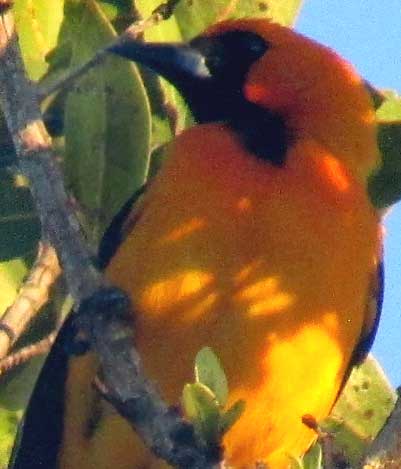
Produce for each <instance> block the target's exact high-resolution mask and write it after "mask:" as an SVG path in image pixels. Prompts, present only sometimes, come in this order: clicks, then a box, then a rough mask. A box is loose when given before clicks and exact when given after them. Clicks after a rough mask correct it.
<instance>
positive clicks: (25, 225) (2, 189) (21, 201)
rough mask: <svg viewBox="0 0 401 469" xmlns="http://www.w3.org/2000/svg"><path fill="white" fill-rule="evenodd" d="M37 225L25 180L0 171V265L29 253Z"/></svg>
mask: <svg viewBox="0 0 401 469" xmlns="http://www.w3.org/2000/svg"><path fill="white" fill-rule="evenodd" d="M39 237H40V223H39V219H38V218H37V216H36V213H35V212H34V208H33V202H32V197H31V194H30V191H29V188H28V187H27V184H26V181H25V180H24V178H22V177H21V176H18V175H13V174H12V173H10V172H8V171H7V170H5V169H2V170H0V261H2V260H3V261H4V260H9V259H13V258H16V257H22V256H25V255H27V254H30V253H32V252H33V251H34V250H35V248H36V246H37V243H38V241H39Z"/></svg>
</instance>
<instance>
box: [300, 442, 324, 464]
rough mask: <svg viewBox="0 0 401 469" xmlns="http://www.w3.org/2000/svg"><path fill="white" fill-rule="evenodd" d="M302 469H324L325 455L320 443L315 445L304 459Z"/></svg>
mask: <svg viewBox="0 0 401 469" xmlns="http://www.w3.org/2000/svg"><path fill="white" fill-rule="evenodd" d="M300 467H301V468H302V469H323V453H322V447H321V446H320V444H319V443H315V444H314V445H313V446H312V447H311V448H310V449H309V451H308V452H307V453H306V454H305V456H304V457H303V458H302V463H300Z"/></svg>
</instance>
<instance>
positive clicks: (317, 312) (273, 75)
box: [59, 20, 380, 469]
mask: <svg viewBox="0 0 401 469" xmlns="http://www.w3.org/2000/svg"><path fill="white" fill-rule="evenodd" d="M232 31H246V32H249V31H250V32H252V33H254V34H256V35H257V36H259V37H261V38H262V39H263V40H264V41H265V42H266V43H267V44H268V47H267V50H266V52H265V53H264V54H263V55H262V56H261V57H259V58H258V59H257V60H255V61H254V62H253V63H251V64H250V66H249V70H247V72H246V74H245V76H244V80H243V83H241V89H240V92H241V93H242V95H243V98H244V99H245V101H246V102H247V103H252V104H254V105H256V106H257V108H258V112H259V110H261V111H262V112H263V110H264V109H265V110H269V111H272V112H274V113H276V114H277V115H279V116H280V118H281V119H282V120H283V122H284V123H285V128H286V135H287V137H288V138H287V140H286V148H285V155H284V161H283V162H282V164H276V163H274V162H270V161H269V160H268V159H266V158H264V157H260V156H259V155H255V154H253V152H252V151H251V150H250V148H249V146H247V144H246V143H244V140H243V139H242V137H241V129H240V131H239V132H237V128H236V127H235V126H232V125H230V124H229V123H227V122H225V121H224V119H222V121H219V122H213V121H211V122H204V123H202V124H199V125H196V126H194V127H193V128H191V129H189V130H186V131H184V132H183V133H182V134H181V135H180V136H179V137H177V138H176V139H175V140H174V141H173V142H172V143H171V145H170V147H169V151H168V155H167V160H166V162H165V164H164V166H163V167H162V169H161V171H160V172H159V174H158V175H157V176H156V177H155V179H154V180H153V182H152V183H151V185H150V188H149V190H148V191H147V192H146V194H145V196H144V199H143V202H142V203H141V207H140V211H139V214H138V219H137V221H136V224H135V226H134V228H133V229H132V231H131V232H130V233H129V235H128V236H127V238H126V239H125V241H124V242H123V244H122V245H121V247H120V248H119V249H118V251H117V253H116V255H115V256H114V257H113V259H112V260H111V262H110V265H109V267H108V268H107V271H106V273H107V276H108V277H109V278H110V280H111V281H112V282H113V283H114V284H116V285H118V286H120V287H121V288H123V289H125V290H126V291H128V292H130V295H131V298H132V302H133V305H134V310H135V318H136V320H135V324H136V326H135V327H136V338H137V346H138V348H139V351H140V353H141V356H142V357H143V361H144V366H145V370H146V372H147V373H148V375H149V376H150V377H151V378H152V379H153V380H154V381H155V382H157V385H158V387H159V388H160V390H161V392H162V395H163V396H164V397H165V399H167V401H168V402H170V403H172V404H177V403H178V402H179V399H180V395H181V392H182V388H183V386H184V384H185V383H186V382H188V381H191V379H192V369H193V361H194V357H195V355H196V353H197V351H199V350H200V349H201V348H202V347H204V346H206V345H208V346H211V347H212V348H213V350H214V351H215V352H216V353H217V355H218V356H219V358H220V359H221V361H222V363H223V366H224V369H225V371H226V374H227V377H228V381H229V388H230V402H234V401H235V400H237V399H244V400H245V401H246V409H245V412H244V414H243V415H242V417H241V418H240V420H239V421H238V422H237V423H236V424H235V425H234V426H233V428H232V429H231V430H230V431H229V432H228V434H227V435H226V436H225V438H224V442H223V443H224V446H225V457H226V460H227V463H228V464H229V465H232V466H234V467H237V468H246V467H253V466H252V465H254V464H255V462H256V461H262V462H265V463H266V464H268V465H269V467H270V468H272V469H286V468H287V467H289V465H290V463H291V458H293V457H298V456H300V455H302V454H303V453H304V452H305V451H306V450H307V449H308V448H309V446H310V445H311V443H312V442H313V441H314V439H315V434H314V433H313V431H312V430H310V429H309V428H307V427H306V426H305V425H304V424H303V423H302V416H303V415H305V414H311V415H313V417H315V418H316V419H317V420H320V419H323V418H324V417H326V416H327V415H328V414H329V412H330V410H331V408H332V406H333V404H334V403H335V401H336V398H337V396H338V393H339V390H340V389H341V386H342V384H343V380H344V378H345V376H346V374H347V372H348V369H349V367H350V366H351V365H352V360H353V357H354V354H355V350H356V349H357V347H358V344H359V343H360V341H363V340H364V339H365V338H366V336H367V335H369V333H370V331H367V330H366V324H369V325H370V324H371V317H370V316H369V317H368V313H367V304H368V301H369V295H370V292H369V288H370V279H371V276H372V273H373V272H374V271H375V269H376V268H377V264H378V256H379V249H380V239H379V217H378V215H377V214H376V213H375V211H374V209H373V207H372V206H371V204H370V202H369V200H368V196H367V192H366V178H367V175H368V174H369V172H370V171H371V169H372V168H373V167H374V166H375V165H376V164H377V163H378V160H379V154H378V150H377V147H376V127H375V121H374V111H373V108H372V104H371V101H370V97H369V95H368V93H367V91H366V90H365V88H364V85H363V82H362V80H361V79H360V78H359V77H358V75H357V74H356V73H355V71H354V70H353V69H352V68H351V67H350V66H349V65H348V64H346V63H345V62H344V61H343V60H342V59H341V58H340V57H338V56H337V55H336V54H335V53H334V52H332V51H330V50H329V49H327V48H325V47H323V46H321V45H318V44H317V43H315V42H313V41H311V40H309V39H306V38H304V37H303V36H301V35H299V34H297V33H296V32H294V31H291V30H289V29H286V28H283V27H281V26H278V25H275V24H272V23H270V22H268V21H266V20H240V21H232V22H227V23H222V24H218V25H216V26H214V27H213V28H211V29H210V31H208V32H207V33H206V34H205V37H206V38H209V39H211V40H214V38H216V37H217V38H218V37H219V36H221V35H224V34H226V33H227V32H232ZM206 63H207V62H206ZM268 131H269V129H268V128H266V132H268ZM262 138H263V135H262ZM267 150H268V149H267ZM93 368H94V362H93V359H92V358H90V357H88V356H85V357H81V358H77V359H74V360H72V363H71V364H70V374H69V377H68V381H67V393H68V396H69V399H68V400H67V405H66V408H65V422H67V423H66V426H65V430H64V436H63V445H62V450H61V456H60V459H59V462H60V467H61V468H63V469H70V468H73V467H80V468H82V469H89V468H92V467H96V468H97V469H110V468H113V467H119V468H131V469H132V468H138V469H139V468H145V467H146V468H153V469H154V468H158V467H164V466H165V464H164V463H162V462H160V461H157V460H156V459H155V458H154V457H153V456H151V455H150V453H148V452H147V450H145V449H144V447H143V445H142V443H141V442H140V441H139V439H138V437H137V436H136V435H134V433H133V432H132V431H131V430H130V429H129V428H128V426H127V424H126V423H125V422H124V421H123V420H122V419H120V417H118V416H117V415H116V414H115V413H114V411H113V410H112V409H110V408H109V407H108V406H107V405H106V404H104V403H97V404H96V406H94V401H95V396H94V391H93V390H91V387H90V386H91V381H92V379H93V374H94V371H93ZM89 369H91V370H89ZM89 371H90V372H89ZM79 379H81V387H80V388H79V387H77V384H76V383H77V381H79ZM94 407H96V409H97V410H96V412H97V415H98V421H97V427H96V428H95V429H94V431H93V433H92V434H91V436H90V438H88V437H86V436H85V431H84V430H85V428H86V427H87V422H88V419H89V418H91V416H92V415H93V412H94Z"/></svg>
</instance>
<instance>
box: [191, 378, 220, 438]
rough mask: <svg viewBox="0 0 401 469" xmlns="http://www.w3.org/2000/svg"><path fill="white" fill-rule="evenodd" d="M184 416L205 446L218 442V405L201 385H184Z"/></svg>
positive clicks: (213, 397) (210, 393)
mask: <svg viewBox="0 0 401 469" xmlns="http://www.w3.org/2000/svg"><path fill="white" fill-rule="evenodd" d="M182 404H183V408H184V411H185V415H186V416H187V417H188V419H189V420H190V421H191V422H192V424H193V426H194V428H195V431H196V432H197V433H198V435H199V436H200V437H201V438H202V439H203V441H204V442H205V443H206V444H208V445H209V444H217V443H218V441H219V436H220V434H219V418H220V412H219V404H218V402H217V401H216V398H215V396H214V394H213V393H212V392H211V391H210V389H209V388H208V387H206V386H204V385H203V384H201V383H194V384H186V385H185V386H184V389H183V392H182Z"/></svg>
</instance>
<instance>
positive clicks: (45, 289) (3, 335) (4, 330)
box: [0, 244, 61, 373]
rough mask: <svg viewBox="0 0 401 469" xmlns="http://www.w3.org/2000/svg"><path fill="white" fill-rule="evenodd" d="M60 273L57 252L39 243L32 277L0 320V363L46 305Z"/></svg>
mask: <svg viewBox="0 0 401 469" xmlns="http://www.w3.org/2000/svg"><path fill="white" fill-rule="evenodd" d="M60 273H61V269H60V266H59V263H58V260H57V255H56V253H55V251H54V249H53V248H52V247H51V246H48V245H46V244H40V245H39V251H38V255H37V258H36V261H35V263H34V265H33V267H32V270H31V272H30V274H29V277H28V278H27V280H26V281H25V282H24V284H23V285H22V287H21V288H20V291H19V292H18V295H17V298H16V299H15V300H14V303H13V304H12V305H11V306H10V307H9V308H7V310H6V312H5V313H4V315H3V316H2V318H1V320H0V360H1V359H3V358H4V357H5V356H6V355H7V354H8V352H9V350H10V348H11V347H12V345H13V344H14V343H15V342H16V341H17V339H18V338H19V337H20V336H21V334H22V333H23V332H24V331H25V329H26V327H27V325H28V324H29V323H30V322H31V321H32V319H33V318H34V317H35V316H36V314H37V313H38V312H39V311H40V309H41V308H42V306H43V305H44V304H45V303H47V301H48V299H49V291H50V288H51V286H52V285H53V284H54V282H55V281H56V280H57V277H58V276H59V275H60ZM0 363H1V362H0ZM0 368H1V365H0ZM0 373H1V371H0Z"/></svg>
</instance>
